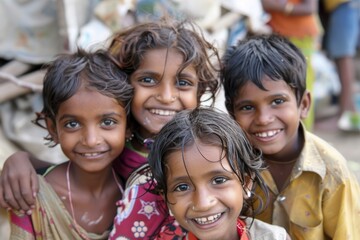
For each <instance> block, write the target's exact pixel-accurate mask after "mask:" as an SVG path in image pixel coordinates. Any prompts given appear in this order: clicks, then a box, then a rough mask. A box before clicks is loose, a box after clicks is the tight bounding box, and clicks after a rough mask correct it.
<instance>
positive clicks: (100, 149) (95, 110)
mask: <svg viewBox="0 0 360 240" xmlns="http://www.w3.org/2000/svg"><path fill="white" fill-rule="evenodd" d="M47 124H48V128H49V130H50V131H51V134H52V136H53V138H54V140H55V142H57V143H59V144H60V145H61V148H62V150H63V152H64V154H65V155H66V156H67V157H68V158H69V159H70V160H71V161H73V162H74V163H75V164H76V165H78V166H80V167H81V168H83V169H84V170H86V171H89V172H94V171H100V170H102V169H104V168H105V167H107V166H109V165H110V164H111V163H112V161H113V160H114V159H115V158H116V157H117V156H119V154H120V153H121V152H122V150H123V148H124V143H125V131H126V111H125V109H124V108H123V107H122V106H121V105H119V104H118V102H117V101H116V100H115V99H113V98H110V97H106V96H104V95H102V94H100V93H99V92H97V91H90V90H87V89H85V88H84V87H81V88H80V89H79V90H78V92H77V93H76V94H75V95H74V96H72V97H71V98H69V99H68V100H66V101H65V102H63V103H62V104H61V105H60V108H59V111H58V113H57V115H56V126H54V125H53V124H52V123H51V122H50V120H48V121H47Z"/></svg>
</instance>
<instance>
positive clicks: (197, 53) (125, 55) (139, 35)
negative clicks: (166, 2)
mask: <svg viewBox="0 0 360 240" xmlns="http://www.w3.org/2000/svg"><path fill="white" fill-rule="evenodd" d="M170 48H173V49H176V50H177V51H178V52H179V53H180V54H181V55H182V56H183V57H184V62H183V63H182V66H181V67H180V69H179V70H178V73H180V72H181V71H182V70H183V69H185V68H186V67H187V66H189V65H192V66H193V67H194V68H195V71H196V74H197V76H198V78H199V87H198V92H197V95H198V102H200V100H208V99H211V100H212V103H214V100H215V96H216V94H217V92H218V90H219V87H220V82H219V79H218V73H219V70H220V69H219V65H220V58H219V54H218V52H217V49H216V48H215V47H214V46H213V45H212V44H211V43H209V42H208V41H206V40H205V38H204V36H203V34H202V31H201V29H200V28H199V27H198V26H196V25H195V24H194V23H192V22H190V21H177V20H175V19H172V18H170V17H163V18H162V19H159V20H154V21H149V22H145V23H140V24H136V25H134V26H132V27H130V28H127V29H125V30H123V31H121V32H119V33H116V34H115V35H114V36H113V37H112V41H111V43H110V46H109V51H110V52H111V54H112V55H113V56H114V57H115V58H116V59H117V61H118V62H119V64H120V67H121V69H123V70H124V71H125V72H126V73H127V74H129V75H131V74H132V73H133V72H134V71H135V70H136V69H137V68H138V67H139V65H140V63H141V61H142V59H143V57H144V54H145V53H146V52H147V51H148V50H152V49H170ZM205 92H208V93H209V94H210V96H209V98H208V99H200V98H201V96H203V94H204V93H205Z"/></svg>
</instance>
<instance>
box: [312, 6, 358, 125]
mask: <svg viewBox="0 0 360 240" xmlns="http://www.w3.org/2000/svg"><path fill="white" fill-rule="evenodd" d="M359 2H360V1H359V0H321V2H320V8H319V12H320V19H321V22H322V24H323V26H324V29H325V32H324V38H323V43H324V46H323V47H324V48H325V50H326V52H327V54H328V56H329V57H330V58H331V59H333V60H334V62H335V65H336V69H337V72H338V75H339V79H340V82H341V92H340V96H339V108H340V109H339V110H340V111H339V121H338V127H339V129H341V130H344V131H356V132H360V113H359V109H358V110H356V107H355V101H354V84H355V63H354V56H355V54H356V50H357V43H358V34H359V26H360V24H359Z"/></svg>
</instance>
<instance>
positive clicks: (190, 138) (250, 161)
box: [148, 107, 268, 216]
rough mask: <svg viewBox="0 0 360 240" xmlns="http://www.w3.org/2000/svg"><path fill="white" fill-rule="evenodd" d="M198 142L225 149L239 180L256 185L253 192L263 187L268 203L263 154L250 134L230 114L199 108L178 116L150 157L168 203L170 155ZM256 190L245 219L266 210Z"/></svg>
mask: <svg viewBox="0 0 360 240" xmlns="http://www.w3.org/2000/svg"><path fill="white" fill-rule="evenodd" d="M198 141H200V142H202V143H205V144H210V145H213V146H219V147H221V148H222V149H223V151H224V152H223V154H221V155H222V156H223V157H226V158H227V160H228V162H229V165H230V167H231V169H232V171H233V172H234V173H235V174H236V175H237V176H238V179H239V181H240V182H241V183H242V185H243V187H244V185H245V182H244V181H245V176H248V177H250V178H251V181H253V183H254V184H253V189H254V187H255V185H256V184H257V185H259V186H260V188H261V189H262V191H263V193H264V196H265V197H266V199H267V197H268V190H267V187H266V184H265V183H264V180H263V178H262V177H261V175H260V170H262V169H263V160H262V158H261V152H260V151H259V150H257V149H255V148H253V147H252V146H251V144H250V143H249V141H248V140H247V138H246V134H245V133H244V132H243V130H242V129H241V128H240V126H239V125H238V124H237V122H236V121H235V120H234V119H232V118H231V117H230V116H229V115H228V114H226V113H223V112H219V111H216V110H215V109H213V108H204V107H201V108H200V107H199V108H196V109H194V110H183V111H181V112H179V113H178V114H176V115H175V117H174V118H173V119H172V120H171V121H170V122H168V123H167V124H166V125H165V126H164V127H163V128H162V129H161V130H160V132H159V133H158V134H157V136H156V137H155V141H154V143H153V145H152V149H151V151H150V154H149V156H148V160H149V165H150V169H151V171H152V174H153V178H154V180H155V182H156V183H157V185H156V189H157V191H158V192H160V193H162V194H163V195H164V198H165V200H166V201H167V202H168V198H167V191H168V188H167V185H166V175H167V167H166V163H167V157H168V155H169V154H170V153H172V152H174V151H184V149H185V148H186V147H187V146H191V145H193V144H196V142H198ZM222 159H223V158H221V159H219V161H221V160H222ZM179 161H181V159H179ZM182 161H184V159H182ZM253 189H249V190H251V191H252V194H251V196H252V197H250V198H248V199H246V200H244V206H243V209H242V213H241V215H245V216H254V215H255V214H257V213H259V212H260V211H261V210H263V208H264V207H265V204H263V203H264V202H263V201H262V200H261V198H260V197H259V196H257V195H255V193H254V191H253ZM255 200H259V202H260V204H259V207H258V209H254V208H253V202H254V201H255ZM169 204H171V203H170V202H169Z"/></svg>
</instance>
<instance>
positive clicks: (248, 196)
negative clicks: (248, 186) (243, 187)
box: [246, 190, 251, 198]
mask: <svg viewBox="0 0 360 240" xmlns="http://www.w3.org/2000/svg"><path fill="white" fill-rule="evenodd" d="M246 196H247V198H250V197H251V191H250V190H247V191H246Z"/></svg>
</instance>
